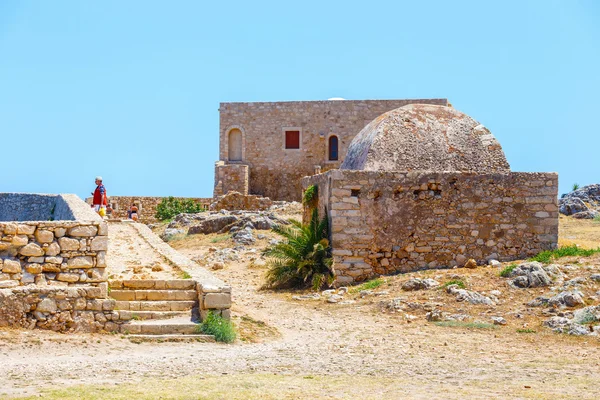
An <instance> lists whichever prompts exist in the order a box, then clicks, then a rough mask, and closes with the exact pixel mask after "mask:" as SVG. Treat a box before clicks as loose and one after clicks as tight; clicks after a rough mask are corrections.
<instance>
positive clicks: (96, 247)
mask: <svg viewBox="0 0 600 400" xmlns="http://www.w3.org/2000/svg"><path fill="white" fill-rule="evenodd" d="M107 249H108V236H96V237H95V238H93V239H92V244H91V250H92V251H106V250H107Z"/></svg>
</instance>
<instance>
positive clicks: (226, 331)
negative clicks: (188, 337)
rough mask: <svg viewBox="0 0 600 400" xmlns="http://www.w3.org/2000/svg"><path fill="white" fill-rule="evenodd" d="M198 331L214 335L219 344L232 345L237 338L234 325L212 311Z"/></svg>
mask: <svg viewBox="0 0 600 400" xmlns="http://www.w3.org/2000/svg"><path fill="white" fill-rule="evenodd" d="M196 329H197V332H199V333H204V334H205V335H213V336H214V337H215V340H216V341H217V342H224V343H231V342H233V341H234V340H235V338H236V337H237V332H236V330H235V326H234V325H233V323H232V322H231V321H229V320H228V319H225V318H223V317H221V316H220V315H217V314H215V313H213V312H212V311H209V312H208V315H207V316H206V318H205V319H204V321H202V323H201V324H200V325H198V328H196Z"/></svg>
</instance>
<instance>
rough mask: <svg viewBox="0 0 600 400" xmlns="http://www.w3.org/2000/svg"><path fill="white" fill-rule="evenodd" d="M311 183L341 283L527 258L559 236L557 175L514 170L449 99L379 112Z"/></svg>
mask: <svg viewBox="0 0 600 400" xmlns="http://www.w3.org/2000/svg"><path fill="white" fill-rule="evenodd" d="M311 185H314V186H316V187H317V193H318V195H317V199H316V202H315V204H313V206H316V207H317V208H318V209H319V211H320V214H321V215H322V216H324V217H326V218H328V220H329V227H330V234H331V238H330V239H331V246H332V253H333V257H334V260H335V271H336V274H337V283H338V284H345V283H351V282H354V281H362V280H365V279H368V278H370V277H372V276H376V275H380V274H390V273H396V272H408V271H413V270H417V269H425V268H444V267H452V266H463V265H464V264H465V262H466V261H467V260H468V259H471V258H472V259H475V260H476V261H477V262H479V263H483V262H486V261H487V260H489V259H497V260H500V261H508V260H514V259H518V258H526V257H530V256H532V255H534V254H537V253H538V252H540V251H542V250H549V249H553V248H556V245H557V241H558V207H557V194H558V176H557V174H555V173H523V172H511V171H510V167H509V164H508V162H507V161H506V158H505V156H504V153H503V151H502V148H501V146H500V144H499V143H498V142H497V140H496V139H495V138H494V136H493V135H492V134H491V133H490V131H489V130H487V129H486V128H485V127H484V126H483V125H481V124H479V123H478V122H477V121H475V120H474V119H472V118H471V117H469V116H467V115H465V114H463V113H461V112H458V111H456V110H454V109H453V108H450V107H443V106H437V105H422V104H413V105H408V106H405V107H402V108H398V109H396V110H392V111H390V112H387V113H385V114H383V115H381V116H379V117H377V118H375V119H374V120H373V121H372V122H371V123H369V124H368V125H367V126H366V127H365V128H364V129H363V130H362V131H361V132H360V133H359V134H358V135H357V136H356V137H355V138H354V140H353V141H352V143H351V144H350V146H349V148H348V151H347V156H346V158H345V160H344V162H343V164H342V165H341V168H340V169H335V170H331V171H327V172H325V173H322V174H318V175H313V176H307V177H305V178H303V179H302V186H303V188H304V189H306V188H308V187H309V186H311ZM307 214H308V213H306V212H305V216H306V215H307Z"/></svg>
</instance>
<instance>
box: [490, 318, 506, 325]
mask: <svg viewBox="0 0 600 400" xmlns="http://www.w3.org/2000/svg"><path fill="white" fill-rule="evenodd" d="M492 321H494V325H506V324H507V322H506V320H505V319H504V318H502V317H492Z"/></svg>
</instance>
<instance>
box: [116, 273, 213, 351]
mask: <svg viewBox="0 0 600 400" xmlns="http://www.w3.org/2000/svg"><path fill="white" fill-rule="evenodd" d="M109 288H110V293H109V296H110V297H111V298H113V299H114V300H116V305H115V311H116V312H117V313H118V314H119V321H120V322H121V325H120V332H121V333H123V334H127V335H128V337H129V338H130V339H132V340H135V341H182V340H196V341H214V337H213V336H210V335H202V334H198V333H196V332H197V331H196V329H197V323H198V322H199V314H198V293H197V292H196V281H194V280H189V279H173V280H122V281H121V280H114V281H109Z"/></svg>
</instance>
